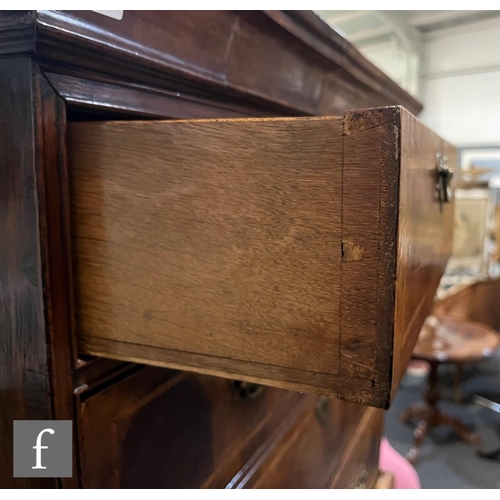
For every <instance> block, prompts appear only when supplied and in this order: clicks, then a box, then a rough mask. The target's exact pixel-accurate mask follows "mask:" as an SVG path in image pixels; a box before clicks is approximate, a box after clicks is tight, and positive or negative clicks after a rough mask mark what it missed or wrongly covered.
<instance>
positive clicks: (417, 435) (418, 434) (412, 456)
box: [406, 420, 429, 464]
mask: <svg viewBox="0 0 500 500" xmlns="http://www.w3.org/2000/svg"><path fill="white" fill-rule="evenodd" d="M428 430H429V426H428V424H427V422H426V421H425V420H420V422H419V423H418V425H417V428H416V429H415V430H414V431H413V446H412V447H411V449H410V451H409V452H408V454H407V455H406V459H407V460H408V462H410V463H411V464H414V463H415V462H416V461H417V458H418V455H419V453H420V447H421V446H422V443H423V442H424V439H425V436H426V435H427V431H428Z"/></svg>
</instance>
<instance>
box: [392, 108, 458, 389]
mask: <svg viewBox="0 0 500 500" xmlns="http://www.w3.org/2000/svg"><path fill="white" fill-rule="evenodd" d="M401 119H402V123H401V162H402V164H401V172H402V174H401V187H400V196H399V230H398V231H399V232H398V242H399V247H398V268H397V276H396V296H397V298H396V317H395V320H396V328H395V332H396V335H395V338H394V350H395V352H396V353H399V355H398V356H394V361H393V369H394V378H395V384H394V386H393V395H394V394H395V391H396V389H397V383H398V382H399V381H400V380H401V378H402V377H403V375H404V373H405V371H406V367H407V365H408V361H409V360H410V357H411V353H412V351H413V347H414V345H415V343H416V341H417V338H418V334H419V332H420V328H421V326H422V324H423V321H424V320H425V318H426V317H427V316H428V315H429V314H430V312H431V310H432V305H433V301H434V295H435V291H436V289H437V287H438V286H439V281H440V279H441V276H442V274H443V272H444V269H445V267H446V264H447V262H448V258H449V256H450V254H451V244H452V231H453V209H454V204H453V201H451V202H449V203H440V202H439V201H438V200H437V198H436V189H435V186H436V152H440V153H441V154H446V155H448V157H449V159H448V161H449V164H450V166H451V167H452V168H455V166H456V149H455V148H454V147H453V146H451V145H450V144H448V143H446V142H445V141H443V140H442V139H441V138H439V137H438V136H436V135H435V134H434V133H433V132H432V131H431V130H429V129H428V128H427V127H425V126H424V125H423V124H422V123H420V122H419V121H418V120H417V119H416V118H415V117H414V116H412V115H411V114H410V113H408V112H406V111H404V112H403V113H402V115H401Z"/></svg>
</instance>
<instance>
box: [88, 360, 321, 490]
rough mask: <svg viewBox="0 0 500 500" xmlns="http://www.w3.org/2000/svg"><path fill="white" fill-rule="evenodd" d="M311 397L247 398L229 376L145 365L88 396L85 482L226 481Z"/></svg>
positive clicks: (271, 393)
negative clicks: (289, 415)
mask: <svg viewBox="0 0 500 500" xmlns="http://www.w3.org/2000/svg"><path fill="white" fill-rule="evenodd" d="M311 398H313V396H307V397H305V399H304V397H302V396H301V395H300V394H298V393H293V392H289V391H284V390H281V389H273V388H263V390H262V391H261V392H260V393H256V395H255V397H242V395H241V394H240V392H238V391H237V390H236V389H235V387H234V384H233V383H232V382H231V381H229V380H226V379H221V378H216V377H208V376H201V375H193V374H189V373H186V372H184V373H183V372H174V371H170V370H165V369H161V368H145V369H142V370H139V371H137V372H136V373H134V374H132V375H130V376H128V377H125V378H123V380H121V381H119V382H116V383H114V384H113V385H111V386H110V387H108V388H104V389H103V390H101V391H99V392H98V393H97V394H95V395H91V396H90V397H88V398H87V399H86V400H85V401H83V403H82V433H83V436H84V439H83V441H82V446H83V459H82V460H83V461H82V471H83V486H84V487H86V488H118V487H121V488H224V487H225V486H226V485H228V484H229V483H230V482H231V481H232V479H233V478H234V477H235V476H237V474H238V473H239V471H240V470H241V469H243V468H244V466H245V464H246V463H247V461H248V460H250V458H251V457H252V456H253V455H254V454H255V453H256V452H257V450H258V448H259V447H260V446H261V445H262V443H263V442H265V441H266V439H267V438H268V436H269V435H271V434H272V432H273V431H274V430H275V429H277V428H280V423H281V421H282V420H283V419H284V418H285V416H286V415H287V414H288V413H294V412H296V411H297V409H296V408H295V407H296V406H297V407H298V408H299V409H300V408H302V407H303V406H304V405H305V404H308V399H311ZM103 450H107V452H106V453H103ZM297 459H299V457H297Z"/></svg>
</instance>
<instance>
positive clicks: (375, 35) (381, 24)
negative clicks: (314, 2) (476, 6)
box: [316, 10, 500, 46]
mask: <svg viewBox="0 0 500 500" xmlns="http://www.w3.org/2000/svg"><path fill="white" fill-rule="evenodd" d="M316 13H317V14H318V15H319V16H320V17H322V18H323V19H324V20H325V21H326V22H327V23H328V24H330V25H331V26H332V27H333V28H334V29H335V30H336V31H338V32H339V33H340V34H341V35H343V36H344V37H345V38H347V39H348V40H349V41H350V42H352V43H354V44H356V45H360V46H362V45H365V44H371V43H374V42H377V41H379V40H381V39H383V38H384V37H387V36H390V35H391V34H392V33H394V31H395V30H396V31H400V32H404V33H405V36H406V37H408V38H414V39H416V38H420V39H422V37H424V36H425V34H426V33H431V32H435V31H438V30H441V29H445V28H451V27H454V26H460V25H464V24H470V23H473V22H476V21H480V20H483V19H490V18H492V17H498V16H500V11H491V10H490V11H485V10H318V11H316Z"/></svg>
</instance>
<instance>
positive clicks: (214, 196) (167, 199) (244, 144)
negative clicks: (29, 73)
mask: <svg viewBox="0 0 500 500" xmlns="http://www.w3.org/2000/svg"><path fill="white" fill-rule="evenodd" d="M445 150H446V152H447V153H448V156H449V157H450V161H452V160H453V155H454V149H453V148H452V147H451V146H450V145H448V144H445V143H444V142H443V141H442V140H441V139H440V138H439V137H437V136H436V135H435V134H433V133H432V132H431V131H429V130H428V129H427V128H425V127H424V126H423V125H421V124H420V123H419V122H418V121H417V120H416V119H415V118H414V117H413V116H411V115H410V114H409V113H408V112H406V111H405V110H403V109H402V108H397V107H395V108H379V109H372V110H363V111H354V112H350V113H347V114H346V115H345V116H343V117H328V118H293V119H236V120H192V121H172V122H168V121H151V122H144V121H141V122H133V121H132V122H100V123H88V122H87V123H74V124H71V126H70V127H69V155H70V187H71V207H72V232H73V252H74V270H75V287H76V290H75V299H76V300H75V302H76V320H77V335H78V340H79V349H80V351H81V352H82V353H86V354H93V355H97V356H104V357H109V358H115V359H120V360H127V361H137V362H141V363H146V364H147V363H152V364H155V365H162V366H166V367H171V368H180V369H183V370H191V371H197V372H202V373H209V374H214V375H221V376H224V377H231V378H239V379H244V380H250V381H256V382H260V383H264V384H269V385H275V386H279V387H285V388H289V389H295V390H305V391H311V392H317V393H321V394H329V395H335V396H338V397H340V398H343V399H346V400H349V401H353V402H361V403H366V404H371V405H375V406H380V407H387V406H388V404H389V402H390V400H391V398H392V397H393V395H394V391H395V388H396V387H397V383H398V381H399V379H400V378H401V376H402V374H403V373H404V369H405V367H406V364H407V362H408V359H409V356H410V354H411V350H412V347H413V345H414V343H415V341H416V338H417V335H418V331H419V329H420V326H421V324H422V322H423V320H424V318H425V316H426V315H427V313H428V312H429V310H430V307H431V305H432V298H433V294H434V291H435V289H436V287H437V284H438V281H439V278H440V276H441V274H442V272H443V270H444V267H445V265H446V261H447V258H448V255H449V252H450V245H451V238H450V239H449V240H448V238H449V231H450V228H451V224H452V210H453V204H452V203H443V202H440V201H438V200H437V198H436V153H438V152H443V151H445ZM417 188H418V189H417ZM395 277H396V279H394V278H395ZM410 287H411V294H410V293H409V288H410Z"/></svg>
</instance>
